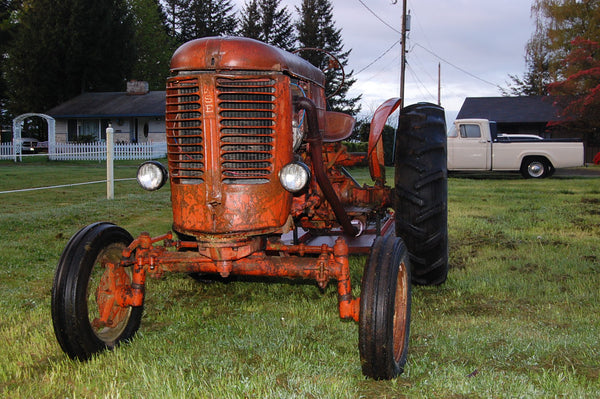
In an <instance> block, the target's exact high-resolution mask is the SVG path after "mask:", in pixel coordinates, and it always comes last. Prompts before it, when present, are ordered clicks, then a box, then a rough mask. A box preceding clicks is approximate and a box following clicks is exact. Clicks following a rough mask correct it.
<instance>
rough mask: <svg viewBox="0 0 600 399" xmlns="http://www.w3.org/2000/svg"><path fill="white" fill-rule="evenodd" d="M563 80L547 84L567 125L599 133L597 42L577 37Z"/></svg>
mask: <svg viewBox="0 0 600 399" xmlns="http://www.w3.org/2000/svg"><path fill="white" fill-rule="evenodd" d="M561 70H562V74H563V75H564V76H565V77H564V79H562V80H559V81H557V82H555V83H552V84H550V85H549V91H550V94H551V95H552V96H553V98H554V99H555V101H556V103H557V104H558V105H559V106H560V109H561V116H562V117H563V119H562V120H561V121H558V122H554V123H553V124H554V125H557V124H559V125H567V126H569V127H570V128H572V129H573V128H574V129H577V130H580V131H584V132H588V133H593V132H596V133H598V132H600V43H599V42H594V41H591V40H587V39H582V38H577V39H575V40H573V42H572V49H571V51H570V52H569V54H567V56H566V58H565V60H564V62H563V65H562V68H561Z"/></svg>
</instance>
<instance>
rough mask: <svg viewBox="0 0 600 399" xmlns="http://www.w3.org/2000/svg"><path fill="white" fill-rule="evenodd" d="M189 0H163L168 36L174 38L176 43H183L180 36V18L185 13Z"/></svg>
mask: <svg viewBox="0 0 600 399" xmlns="http://www.w3.org/2000/svg"><path fill="white" fill-rule="evenodd" d="M189 3H190V0H164V13H165V16H166V19H167V21H166V23H167V26H168V29H169V30H168V33H169V36H170V37H171V38H172V39H173V40H175V42H176V43H177V44H182V43H183V38H182V37H181V26H182V24H183V22H182V19H183V18H184V15H185V13H187V10H188V6H189Z"/></svg>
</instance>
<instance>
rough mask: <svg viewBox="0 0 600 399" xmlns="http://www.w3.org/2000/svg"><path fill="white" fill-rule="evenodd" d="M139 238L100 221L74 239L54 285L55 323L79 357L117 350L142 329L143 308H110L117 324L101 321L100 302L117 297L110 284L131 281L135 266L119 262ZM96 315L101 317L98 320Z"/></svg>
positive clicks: (65, 346)
mask: <svg viewBox="0 0 600 399" xmlns="http://www.w3.org/2000/svg"><path fill="white" fill-rule="evenodd" d="M131 241H133V238H132V237H131V235H130V234H129V233H128V232H127V231H126V230H124V229H123V228H121V227H118V226H116V225H114V224H112V223H107V222H99V223H95V224H91V225H89V226H87V227H84V228H83V229H81V230H80V231H79V232H77V233H76V234H75V235H74V236H73V237H72V238H71V239H70V240H69V242H68V244H67V246H66V247H65V250H64V251H63V253H62V256H61V257H60V261H59V262H58V267H57V269H56V273H55V275H54V284H53V286H52V304H51V307H52V323H53V325H54V333H55V335H56V338H57V339H58V342H59V344H60V346H61V348H62V349H63V351H65V353H67V355H69V357H71V358H73V359H79V360H86V359H89V358H90V357H91V356H92V355H93V354H94V353H96V352H100V351H102V350H104V349H112V348H113V347H115V346H116V345H118V344H119V343H120V342H123V341H127V340H129V339H130V338H131V337H133V335H134V334H135V332H136V331H137V330H138V328H139V326H140V322H141V318H142V312H143V307H142V306H138V307H131V306H130V307H126V308H124V307H120V306H117V305H113V306H112V308H110V316H109V320H110V321H112V325H110V326H106V325H99V324H100V323H98V320H96V319H97V318H99V317H100V314H99V304H101V303H102V304H106V303H107V301H110V300H112V299H113V297H112V296H111V294H110V292H108V291H107V290H106V289H103V288H107V286H108V285H109V284H117V286H118V285H129V284H131V267H121V266H118V267H116V268H115V269H114V270H113V271H111V270H110V269H108V268H106V264H107V263H109V262H110V263H113V264H116V265H118V264H119V261H120V259H121V256H122V251H123V249H125V247H127V246H128V245H129V244H130V243H131ZM94 320H96V322H95V321H94Z"/></svg>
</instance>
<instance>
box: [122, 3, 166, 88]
mask: <svg viewBox="0 0 600 399" xmlns="http://www.w3.org/2000/svg"><path fill="white" fill-rule="evenodd" d="M129 1H130V4H131V10H132V13H133V16H134V24H135V41H134V43H135V47H136V50H135V54H136V56H137V58H136V61H135V64H134V66H133V71H132V74H131V76H130V77H131V78H133V79H137V80H145V81H147V82H148V84H149V86H150V89H151V90H164V86H165V80H166V78H167V77H168V76H169V61H170V59H171V55H172V54H173V51H174V50H175V48H174V41H173V40H172V39H171V38H170V37H169V36H168V27H167V25H166V15H165V14H164V12H163V10H162V7H161V5H160V3H159V2H158V0H129Z"/></svg>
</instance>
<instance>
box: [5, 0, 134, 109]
mask: <svg viewBox="0 0 600 399" xmlns="http://www.w3.org/2000/svg"><path fill="white" fill-rule="evenodd" d="M16 20H17V21H18V26H17V27H16V31H15V35H14V40H13V41H12V43H11V44H10V46H9V48H8V60H7V69H6V78H7V82H8V84H9V90H8V97H9V110H10V111H11V112H12V113H13V114H15V115H16V114H20V113H23V112H40V111H45V110H47V109H49V108H51V107H53V106H55V105H57V104H59V103H61V102H63V101H65V100H67V99H69V98H72V97H74V96H76V95H78V94H80V93H81V92H84V91H112V90H123V88H124V81H125V80H126V78H127V77H128V76H129V73H130V71H131V67H132V64H133V61H134V58H133V55H134V52H133V48H132V46H131V43H132V42H133V40H132V38H133V25H132V21H131V14H130V13H129V11H128V7H127V4H126V2H125V1H124V0H64V1H60V2H57V1H53V0H30V1H28V2H25V3H24V5H23V7H22V9H21V10H20V11H19V13H18V14H17V15H16Z"/></svg>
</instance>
